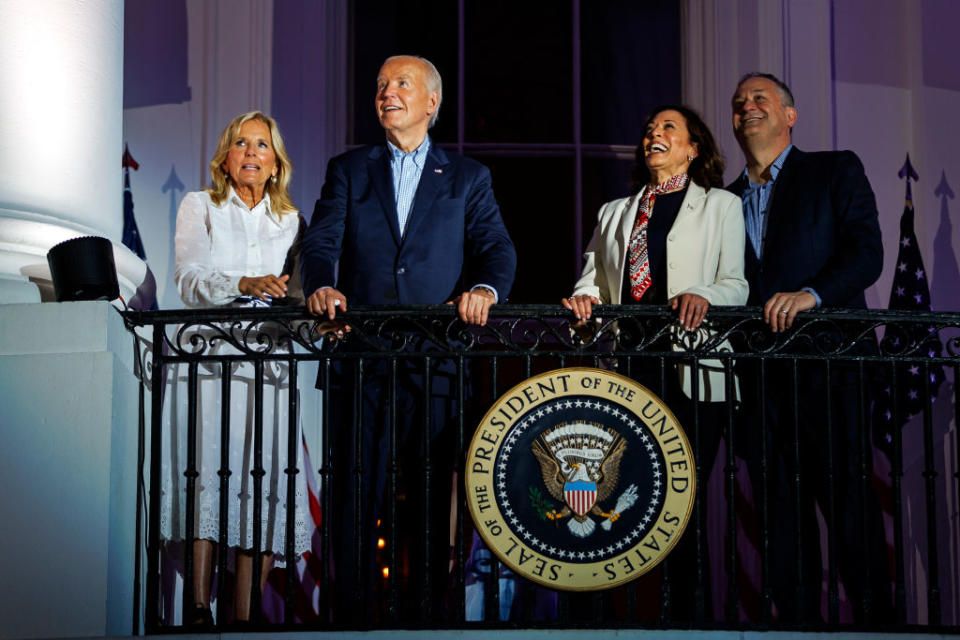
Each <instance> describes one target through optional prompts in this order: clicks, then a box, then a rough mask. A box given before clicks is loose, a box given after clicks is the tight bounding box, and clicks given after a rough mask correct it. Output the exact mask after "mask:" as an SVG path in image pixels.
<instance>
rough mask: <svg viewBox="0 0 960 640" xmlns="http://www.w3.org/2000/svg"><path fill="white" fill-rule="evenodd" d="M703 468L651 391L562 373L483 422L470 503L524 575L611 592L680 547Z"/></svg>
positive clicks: (514, 395) (491, 540)
mask: <svg viewBox="0 0 960 640" xmlns="http://www.w3.org/2000/svg"><path fill="white" fill-rule="evenodd" d="M695 468H696V467H695V465H694V461H693V453H692V451H691V448H690V442H689V441H688V440H687V437H686V434H684V433H683V430H682V428H681V427H680V425H679V424H678V423H677V420H676V418H675V417H674V415H673V413H672V412H671V411H670V409H669V408H668V407H667V406H666V405H665V404H664V403H663V402H662V401H661V400H660V399H659V398H658V397H657V396H655V395H654V394H653V393H652V392H651V391H650V390H648V389H647V388H646V387H644V386H642V385H640V384H638V383H636V382H634V381H633V380H631V379H630V378H625V377H624V376H621V375H617V374H615V373H611V372H609V371H602V370H600V369H588V368H568V369H558V370H556V371H550V372H547V373H543V374H540V375H537V376H534V377H532V378H529V379H527V380H525V381H524V382H522V383H520V384H518V385H517V386H515V387H514V388H513V389H511V390H510V391H508V392H507V393H505V394H504V395H503V396H501V397H500V398H499V399H498V400H497V402H496V404H494V405H493V407H492V408H491V409H490V410H489V411H488V412H487V414H486V415H485V416H484V418H483V421H482V422H481V423H480V426H479V427H478V428H477V431H476V433H475V434H474V436H473V440H472V441H471V443H470V449H469V450H468V452H467V460H466V492H467V502H468V503H469V505H470V513H471V515H472V516H473V522H474V525H475V526H476V528H477V530H478V531H479V532H480V534H481V536H482V537H483V539H484V541H485V542H486V543H487V545H488V546H489V547H490V548H491V549H492V550H493V552H494V553H495V554H496V555H497V556H498V557H499V558H500V560H501V561H502V562H504V563H505V564H507V565H508V566H509V567H510V568H511V569H513V570H514V571H515V572H517V573H519V574H521V575H524V576H526V577H527V578H529V579H531V580H533V581H534V582H538V583H540V584H543V585H546V586H549V587H552V588H555V589H568V590H575V591H586V590H595V589H608V588H610V587H615V586H617V585H620V584H623V583H625V582H628V581H630V580H633V579H634V578H637V577H639V576H641V575H643V574H644V573H646V572H648V571H650V569H652V568H653V567H654V566H656V565H657V564H658V563H659V562H660V561H661V560H663V558H664V557H665V556H666V554H667V553H668V552H669V551H670V550H671V549H672V548H673V547H674V546H675V545H676V543H677V540H678V539H679V538H680V535H681V534H682V533H683V529H684V527H685V526H686V524H687V521H688V520H689V518H690V514H691V511H692V508H693V498H694V493H695V489H696V487H695Z"/></svg>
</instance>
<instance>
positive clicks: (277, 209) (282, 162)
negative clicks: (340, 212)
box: [207, 111, 297, 215]
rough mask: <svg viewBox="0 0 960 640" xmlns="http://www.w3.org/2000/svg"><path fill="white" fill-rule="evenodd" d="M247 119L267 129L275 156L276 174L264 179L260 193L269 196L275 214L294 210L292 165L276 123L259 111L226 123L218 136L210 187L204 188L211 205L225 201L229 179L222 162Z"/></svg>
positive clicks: (211, 168) (250, 112)
mask: <svg viewBox="0 0 960 640" xmlns="http://www.w3.org/2000/svg"><path fill="white" fill-rule="evenodd" d="M251 120H259V121H260V122H262V123H263V124H265V125H266V126H267V128H268V129H270V143H271V144H272V145H273V152H274V154H275V155H276V157H277V175H276V176H275V177H276V179H275V180H274V179H273V178H271V179H269V180H267V184H266V186H265V187H264V189H263V190H264V192H266V193H267V194H269V195H270V208H271V209H273V212H274V213H276V214H277V215H283V214H284V213H291V212H295V211H297V208H296V207H295V206H294V204H293V200H291V199H290V192H289V191H288V187H289V186H290V176H291V174H292V173H293V163H292V162H290V156H288V155H287V148H286V147H285V146H284V144H283V136H281V135H280V129H279V128H277V122H276V120H274V119H273V118H271V117H270V116H268V115H266V114H265V113H261V112H260V111H249V112H247V113H243V114H241V115H239V116H237V117H236V118H234V119H233V120H231V121H230V124H228V125H227V126H226V127H225V128H224V130H223V133H221V134H220V140H218V141H217V150H216V151H215V152H214V153H213V160H211V161H210V180H211V186H209V187H207V193H209V194H210V199H211V200H212V201H213V203H214V204H216V205H220V204H221V203H222V202H223V201H224V200H226V199H227V194H228V193H230V187H231V186H232V180H231V179H230V174H228V173H227V171H226V169H224V168H223V163H224V161H225V160H226V159H227V153H228V152H229V151H230V146H231V145H232V144H233V141H234V140H236V139H237V137H238V136H239V135H240V127H242V126H243V125H244V123H246V122H249V121H251Z"/></svg>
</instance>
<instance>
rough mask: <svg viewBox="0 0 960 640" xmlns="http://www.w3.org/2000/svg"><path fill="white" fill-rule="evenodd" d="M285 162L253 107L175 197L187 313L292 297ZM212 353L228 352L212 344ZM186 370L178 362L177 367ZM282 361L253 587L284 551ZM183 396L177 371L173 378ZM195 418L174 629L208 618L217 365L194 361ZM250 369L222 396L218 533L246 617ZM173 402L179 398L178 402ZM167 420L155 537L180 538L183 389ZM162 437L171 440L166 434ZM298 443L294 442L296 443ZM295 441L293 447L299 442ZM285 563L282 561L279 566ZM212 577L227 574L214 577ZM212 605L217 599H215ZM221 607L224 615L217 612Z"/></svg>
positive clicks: (292, 211) (273, 369)
mask: <svg viewBox="0 0 960 640" xmlns="http://www.w3.org/2000/svg"><path fill="white" fill-rule="evenodd" d="M291 169H292V165H291V163H290V160H289V158H288V156H287V153H286V150H285V148H284V145H283V139H282V138H281V136H280V131H279V130H278V129H277V125H276V122H275V121H274V120H273V119H272V118H270V117H269V116H266V115H264V114H263V113H260V112H256V111H254V112H250V113H245V114H242V115H240V116H237V117H236V118H234V119H233V121H232V122H230V124H228V125H227V127H226V128H225V129H224V130H223V133H222V134H221V135H220V140H219V143H218V145H217V150H216V152H215V153H214V156H213V160H211V162H210V176H211V179H212V186H211V187H209V188H208V189H206V190H204V191H196V192H193V193H188V194H186V195H185V196H184V198H183V201H182V202H181V204H180V210H179V211H178V213H177V231H176V238H175V247H176V269H175V272H174V281H175V283H176V285H177V290H178V291H179V293H180V297H181V299H182V300H183V302H184V303H185V304H186V306H187V307H190V308H198V307H215V306H225V305H230V306H264V305H269V304H271V303H272V302H273V301H275V300H277V299H280V298H285V297H287V296H293V295H297V296H298V297H302V294H300V293H299V292H298V291H296V285H295V283H292V282H291V281H290V275H289V273H290V272H295V270H290V271H285V270H284V266H285V263H286V261H287V259H288V257H289V256H290V255H291V254H292V252H291V248H292V247H293V245H294V243H295V241H296V239H297V237H298V232H299V229H300V226H301V218H300V215H299V213H298V212H297V210H296V208H295V207H294V206H293V203H292V202H291V200H290V196H289V193H288V191H287V187H288V185H289V183H290V173H291ZM219 348H220V349H221V351H223V350H225V349H228V347H219ZM183 369H185V367H184V368H183ZM287 374H288V371H287V367H286V365H285V364H282V363H280V364H277V363H266V364H265V365H264V387H263V388H264V402H263V410H264V416H263V466H264V468H265V469H266V475H265V476H264V477H263V493H262V518H261V522H262V529H261V531H262V533H261V540H262V549H263V556H262V558H261V560H262V571H261V581H260V588H261V590H262V589H263V587H264V585H265V582H266V577H267V573H268V571H269V570H270V568H271V566H272V564H273V562H274V559H275V556H277V555H281V556H282V554H283V553H284V548H285V545H284V542H285V535H284V534H285V524H284V523H285V518H286V475H285V474H284V473H283V470H284V468H285V467H286V466H287V460H286V457H287V456H286V452H287V431H288V428H287V413H286V408H287V406H288V396H287V393H288V391H289V385H288V375H287ZM173 377H174V378H175V379H176V382H175V383H174V384H175V388H177V387H179V388H180V389H185V388H186V386H185V385H184V384H183V380H184V379H185V373H184V372H183V371H180V372H179V373H178V374H177V375H174V376H173ZM198 378H199V379H200V389H199V395H198V398H199V402H198V420H197V425H198V426H197V467H198V469H199V472H200V475H199V477H198V478H197V482H196V487H197V488H196V493H195V497H194V501H195V505H196V509H195V513H196V519H195V520H196V529H195V530H194V532H193V535H194V536H195V537H196V541H195V542H194V546H193V552H194V567H195V568H194V577H193V582H192V585H193V591H194V602H195V610H194V611H185V612H184V614H183V622H184V623H186V624H194V625H200V626H209V625H210V624H212V614H211V611H210V599H211V598H210V596H211V594H210V591H211V574H212V566H213V558H214V555H215V554H214V550H215V546H214V543H215V542H216V541H217V539H218V537H219V526H220V522H219V499H220V498H219V486H220V478H219V476H218V475H217V471H218V469H219V467H220V445H221V441H220V378H221V374H220V366H219V365H202V366H201V367H200V372H199V375H198ZM254 383H255V380H254V376H253V367H252V365H251V364H250V363H245V364H238V365H235V366H234V368H233V371H232V386H231V400H230V441H229V449H230V469H231V472H232V473H231V475H230V478H229V481H230V490H229V500H228V518H227V522H226V530H227V536H228V543H229V546H230V547H232V548H234V549H235V551H236V571H237V578H236V591H235V596H234V598H235V600H234V611H235V618H236V619H238V620H248V619H249V617H250V591H251V583H252V565H253V557H252V546H253V543H252V540H253V526H252V520H253V503H254V495H253V478H252V477H251V473H250V472H251V470H252V469H253V467H254V460H253V453H252V449H253V447H252V443H253V424H254V416H253V400H252V398H253V388H254V387H253V385H254ZM178 395H180V397H179V398H177V396H178ZM171 396H172V398H171V402H170V404H171V409H170V415H171V420H172V421H173V424H171V428H170V431H169V433H168V434H165V440H164V445H165V446H164V456H163V464H164V467H163V470H162V471H163V483H162V484H163V502H162V505H161V534H162V535H163V536H164V537H165V538H166V539H168V540H184V539H186V538H187V537H188V536H187V535H186V534H185V531H184V529H185V522H184V520H185V518H184V507H183V505H184V501H185V500H186V495H185V485H186V481H185V478H184V476H183V472H184V470H185V469H186V429H185V425H186V419H185V416H186V410H185V405H186V393H185V391H183V390H180V391H171ZM168 437H169V441H168V440H167V438H168ZM298 437H299V436H298ZM298 444H299V443H298ZM297 451H298V452H301V455H298V460H297V467H298V469H299V470H300V473H299V474H298V475H297V481H298V485H297V492H296V499H295V500H296V506H297V508H296V514H295V522H296V527H295V530H296V534H295V537H296V539H295V541H294V547H295V550H296V553H297V554H298V555H299V554H300V553H301V552H303V551H305V550H307V549H309V548H310V538H311V535H312V521H311V519H310V516H309V510H308V507H307V498H306V489H305V486H304V485H305V482H304V479H305V472H306V470H305V469H304V466H303V460H302V448H301V447H300V446H298V447H297ZM284 560H286V561H289V560H290V559H284ZM220 579H225V576H222V577H221V578H220ZM218 605H219V606H218V608H219V607H222V606H223V604H222V603H218ZM220 611H222V609H220Z"/></svg>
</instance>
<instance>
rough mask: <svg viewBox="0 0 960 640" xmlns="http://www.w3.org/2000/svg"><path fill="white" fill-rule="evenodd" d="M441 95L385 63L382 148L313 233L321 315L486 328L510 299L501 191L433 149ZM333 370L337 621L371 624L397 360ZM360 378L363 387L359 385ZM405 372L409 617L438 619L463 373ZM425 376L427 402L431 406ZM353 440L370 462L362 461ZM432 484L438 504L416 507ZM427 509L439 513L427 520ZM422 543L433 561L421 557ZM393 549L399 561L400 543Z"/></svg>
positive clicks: (305, 249)
mask: <svg viewBox="0 0 960 640" xmlns="http://www.w3.org/2000/svg"><path fill="white" fill-rule="evenodd" d="M441 99H442V85H441V79H440V74H439V73H438V72H437V70H436V68H435V67H434V66H433V64H431V63H430V62H429V61H428V60H426V59H424V58H419V57H414V56H394V57H391V58H388V59H387V60H386V61H385V62H384V63H383V66H382V67H381V69H380V73H379V74H378V76H377V93H376V100H375V106H376V112H377V117H378V118H379V120H380V124H381V125H382V126H383V128H384V130H385V131H386V138H387V140H386V143H385V144H382V145H375V146H368V147H362V148H359V149H355V150H353V151H348V152H347V153H344V154H343V155H340V156H338V157H336V158H334V159H333V160H331V161H330V164H329V167H328V169H327V176H326V183H325V184H324V186H323V191H322V193H321V196H320V200H318V201H317V204H316V208H315V209H314V213H313V218H312V220H311V223H310V227H309V229H308V230H307V233H306V235H305V237H304V239H303V243H302V247H301V273H302V279H303V286H304V292H305V293H306V294H308V296H309V297H308V299H307V308H308V309H309V311H310V312H311V313H313V314H315V315H326V316H328V317H329V318H330V319H331V320H332V319H334V318H336V316H337V312H338V311H346V310H347V307H348V304H361V305H371V304H372V305H409V304H441V303H445V302H450V303H453V304H456V305H457V311H458V314H459V316H460V319H461V320H463V322H465V323H468V324H479V325H483V324H485V323H486V321H487V316H488V312H489V309H490V306H491V305H493V304H494V303H496V302H497V301H498V300H502V299H504V298H505V297H506V296H507V294H508V293H509V291H510V287H511V285H512V284H513V276H514V271H515V269H516V253H515V251H514V248H513V243H512V242H511V241H510V236H509V235H508V234H507V231H506V228H505V227H504V225H503V221H502V219H501V217H500V210H499V208H498V206H497V202H496V200H495V199H494V196H493V190H492V188H491V182H490V172H489V171H488V170H487V169H486V167H484V166H483V165H481V164H480V163H478V162H476V161H474V160H471V159H470V158H465V157H463V156H460V155H457V154H455V153H447V152H445V151H443V150H442V149H440V148H438V147H436V146H435V145H434V143H433V141H432V140H431V139H430V137H429V136H428V135H427V131H428V129H429V128H430V126H432V125H433V123H434V122H435V121H436V119H437V114H438V112H439V109H440V103H441ZM346 346H347V348H349V340H348V341H347V345H346ZM335 369H336V370H337V373H339V374H340V375H337V376H334V377H333V379H332V381H331V384H332V387H333V390H334V394H335V395H332V397H331V398H329V399H326V401H327V402H329V403H330V410H331V421H330V423H331V427H332V429H331V431H330V434H331V437H332V438H333V443H334V448H335V449H334V450H335V453H336V456H335V458H336V459H335V461H334V470H335V474H334V483H335V485H336V486H334V487H332V488H331V487H324V490H331V491H332V492H333V495H334V514H333V516H334V518H335V519H336V522H335V524H334V541H333V542H334V560H335V573H336V581H337V591H336V595H337V598H336V599H335V601H337V602H338V609H337V615H342V614H343V613H344V611H345V609H344V608H341V607H346V610H347V611H350V610H352V611H353V612H354V613H355V614H358V615H357V616H355V617H358V616H368V615H369V614H370V612H371V608H372V596H373V591H374V590H373V584H374V583H373V580H372V576H373V575H374V573H373V572H374V570H375V567H374V566H373V565H374V560H375V545H374V543H373V540H374V539H375V537H374V536H373V534H372V532H373V531H374V527H375V526H376V523H377V521H379V520H380V518H381V516H382V515H383V514H382V503H383V498H384V489H385V483H386V469H387V465H388V464H389V461H390V455H391V451H390V441H391V434H390V425H389V422H390V419H389V410H388V407H389V402H388V399H389V397H390V393H389V389H390V381H389V374H388V371H389V366H388V363H386V362H385V361H383V360H379V361H377V360H368V361H367V362H365V364H364V366H363V371H362V372H360V371H358V370H357V369H358V367H357V365H356V363H355V362H354V363H344V364H343V365H342V366H339V367H335ZM360 373H362V375H363V388H362V390H358V389H355V388H354V385H353V380H354V379H355V376H357V375H358V374H360ZM396 376H397V377H396V380H395V385H396V389H397V396H396V397H397V404H396V407H395V412H394V416H395V435H396V438H395V439H394V441H395V442H396V452H395V453H396V456H397V459H398V460H399V463H400V474H401V477H404V478H405V479H406V480H405V481H406V483H407V485H406V489H407V490H408V493H407V495H408V497H407V500H406V501H405V506H404V509H402V510H401V512H399V513H398V519H402V520H403V521H404V522H405V523H407V524H405V525H404V526H403V527H402V528H401V541H400V542H401V545H402V546H403V545H404V544H406V545H407V548H408V551H409V553H410V556H411V564H410V566H411V567H412V568H413V570H412V571H411V573H412V574H415V578H414V584H413V585H412V586H415V587H416V588H415V589H409V590H406V589H405V590H404V593H405V595H410V597H411V598H412V599H413V601H414V604H416V605H422V606H416V607H414V608H411V612H412V613H419V612H423V611H426V615H427V617H428V619H429V608H430V607H431V606H435V605H436V604H437V603H438V602H439V598H438V595H439V594H440V593H441V592H442V587H443V586H445V582H446V576H447V565H448V559H449V555H448V554H449V542H448V541H449V535H448V530H449V514H450V490H449V489H450V478H451V474H452V468H453V464H454V459H455V455H454V451H453V446H452V438H451V433H450V432H451V431H452V430H451V429H449V428H447V427H448V425H449V424H450V423H451V422H452V421H453V418H454V416H456V413H457V411H458V409H462V407H458V406H457V403H456V389H455V381H456V378H457V376H456V370H455V368H454V367H453V366H452V363H450V362H444V361H440V362H436V363H435V366H434V368H433V369H432V370H431V372H430V376H429V380H427V379H426V378H425V376H424V375H423V369H422V363H419V362H416V363H414V362H411V361H410V359H406V360H403V359H401V360H399V361H398V362H397V367H396ZM427 382H429V389H430V393H431V401H430V403H429V407H426V406H424V405H425V403H424V402H423V397H424V392H425V388H426V383H427ZM354 394H356V395H357V397H360V398H362V403H361V406H362V418H361V417H359V416H357V415H356V414H355V404H356V403H355V402H354V401H351V400H350V398H352V397H354ZM465 395H466V394H465ZM427 409H429V414H427V413H426V410H427ZM427 415H429V418H427V417H426V416H427ZM426 422H429V432H430V434H431V438H430V442H429V444H430V448H429V451H430V454H431V455H430V467H431V475H430V478H431V480H430V481H429V485H428V484H426V481H425V479H424V474H423V473H422V469H421V467H422V456H423V455H424V453H425V452H426V451H427V449H426V446H425V445H426V443H425V442H424V439H425V438H423V437H422V434H423V429H422V428H421V425H422V424H424V423H426ZM361 423H362V424H361ZM357 438H359V439H360V444H361V450H362V456H361V457H360V458H358V459H354V455H353V452H354V451H355V446H356V444H357V440H356V439H357ZM358 468H362V469H363V474H362V487H363V488H362V490H361V491H360V492H359V493H358V492H357V491H356V490H355V489H356V487H355V482H354V480H355V477H356V476H355V475H354V473H353V472H354V471H355V470H356V469H358ZM428 486H429V493H430V496H431V501H430V502H431V504H429V505H426V504H420V503H422V502H423V501H422V499H421V498H422V496H423V495H424V491H425V489H426V488H427V487H428ZM358 505H359V506H360V509H359V511H358V510H357V508H356V507H357V506H358ZM411 507H412V508H411ZM421 509H426V510H428V511H429V513H428V514H427V513H420V510H421ZM426 523H430V527H429V529H428V528H427V527H426V526H425V524H426ZM394 524H397V523H394ZM357 525H358V526H357ZM404 538H406V540H404ZM413 538H415V539H416V540H415V541H414V540H413ZM425 540H426V541H427V542H428V544H429V546H430V547H431V551H430V552H429V553H427V552H424V549H423V547H424V546H425V542H424V541H425ZM397 553H398V559H399V556H400V550H399V549H398V550H397ZM425 567H430V569H429V571H427V570H425ZM425 574H430V576H431V578H432V586H433V589H432V590H433V597H430V596H425V595H423V594H424V593H425V590H424V589H423V586H424V585H425V580H424V578H425ZM397 577H399V576H397Z"/></svg>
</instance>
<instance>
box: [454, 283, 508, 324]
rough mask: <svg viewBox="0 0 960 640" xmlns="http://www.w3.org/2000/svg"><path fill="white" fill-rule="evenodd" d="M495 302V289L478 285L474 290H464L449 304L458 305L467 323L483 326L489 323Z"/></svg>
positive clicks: (458, 309) (461, 316) (459, 312)
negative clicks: (488, 319)
mask: <svg viewBox="0 0 960 640" xmlns="http://www.w3.org/2000/svg"><path fill="white" fill-rule="evenodd" d="M495 303H496V298H495V297H494V294H493V291H491V290H490V289H487V288H486V287H477V288H475V289H473V290H472V291H464V292H463V293H461V294H460V295H459V296H457V297H456V298H454V299H453V300H451V301H450V302H448V303H447V304H455V305H457V313H458V314H460V319H461V320H463V321H464V322H465V323H467V324H478V325H480V326H481V327H482V326H484V325H485V324H487V316H488V315H489V313H490V307H492V306H493V305H494V304H495Z"/></svg>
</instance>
